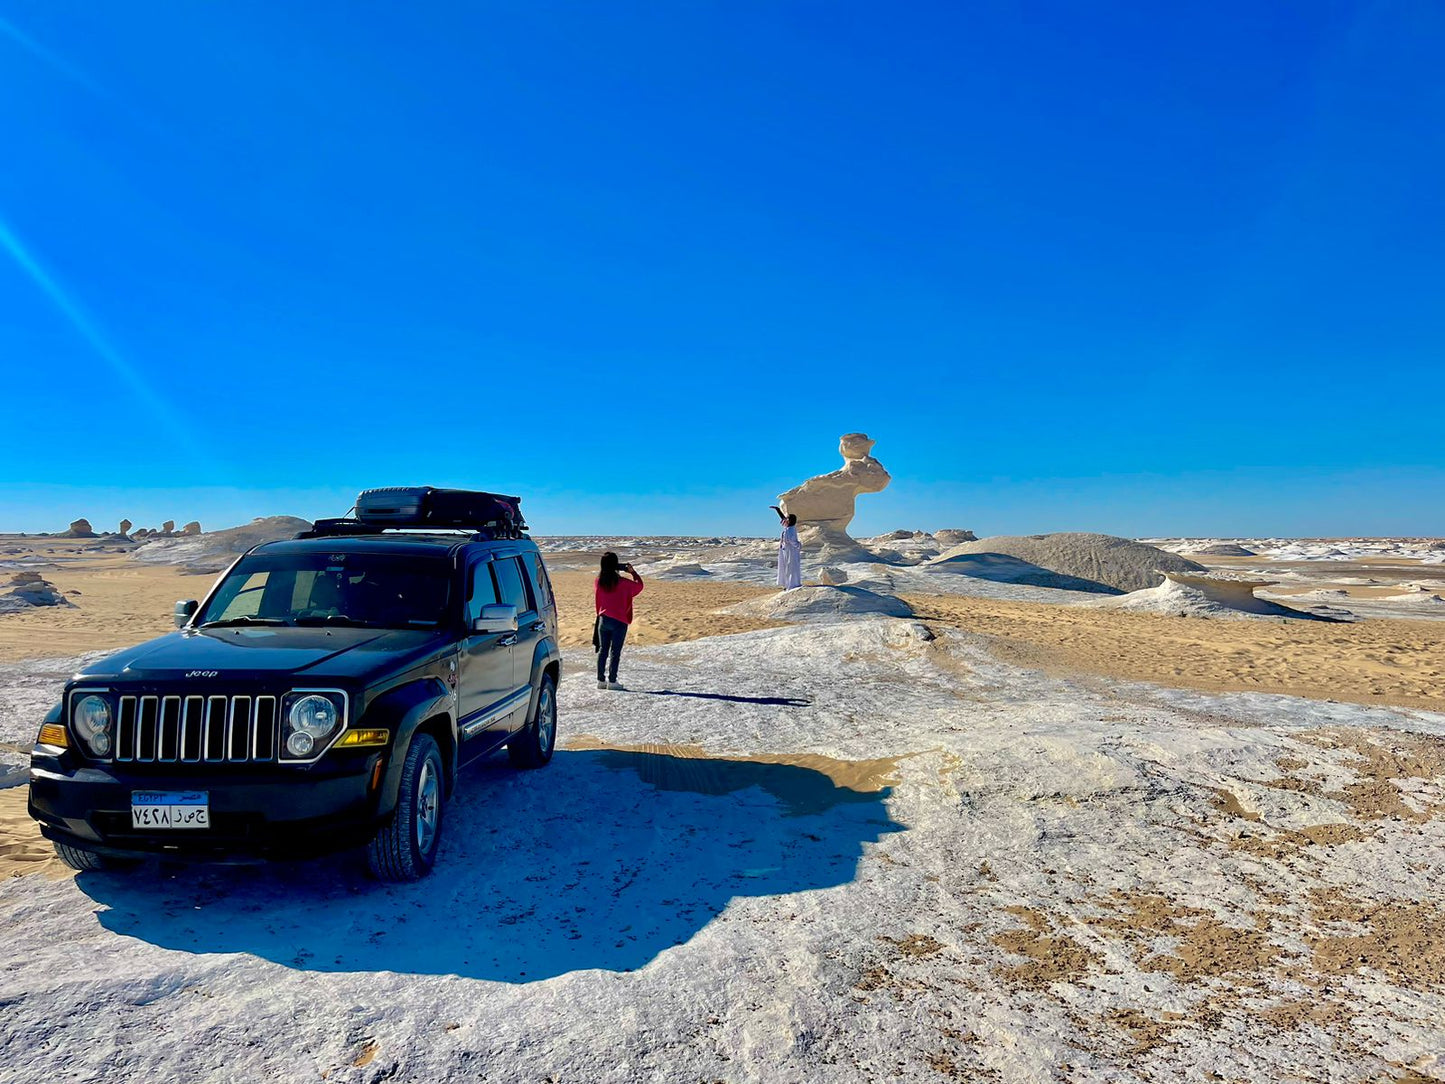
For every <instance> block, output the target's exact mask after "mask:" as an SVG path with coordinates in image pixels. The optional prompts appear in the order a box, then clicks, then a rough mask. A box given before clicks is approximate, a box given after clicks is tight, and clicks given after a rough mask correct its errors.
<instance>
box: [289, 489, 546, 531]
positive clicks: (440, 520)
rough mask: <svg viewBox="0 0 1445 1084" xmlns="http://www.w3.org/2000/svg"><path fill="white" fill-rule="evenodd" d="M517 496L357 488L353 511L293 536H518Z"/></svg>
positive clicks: (520, 523)
mask: <svg viewBox="0 0 1445 1084" xmlns="http://www.w3.org/2000/svg"><path fill="white" fill-rule="evenodd" d="M521 505H522V498H520V497H509V496H506V495H504V494H501V493H484V492H481V491H480V490H470V489H433V488H432V487H431V486H393V487H390V488H387V489H367V490H363V491H362V492H361V494H360V495H359V496H358V497H357V498H356V515H355V517H342V518H341V519H319V520H317V521H316V523H315V525H314V526H313V527H312V528H311V529H310V530H309V531H302V532H301V533H300V534H298V535H297V536H296V537H297V538H327V537H332V536H338V535H358V534H377V533H379V532H381V531H464V532H469V533H470V534H471V535H472V536H473V538H474V539H476V540H478V541H493V540H496V539H504V538H524V537H526V536H525V535H524V534H523V532H524V531H526V530H527V523H526V521H525V520H524V519H523V518H522V508H521Z"/></svg>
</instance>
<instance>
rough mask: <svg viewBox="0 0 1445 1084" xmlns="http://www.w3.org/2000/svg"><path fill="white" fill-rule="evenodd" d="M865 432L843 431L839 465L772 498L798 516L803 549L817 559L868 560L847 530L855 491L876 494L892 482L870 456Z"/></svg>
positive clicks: (851, 519)
mask: <svg viewBox="0 0 1445 1084" xmlns="http://www.w3.org/2000/svg"><path fill="white" fill-rule="evenodd" d="M873 443H874V442H873V441H872V440H870V439H868V434H866V433H845V434H843V437H842V439H841V440H839V442H838V452H839V454H841V455H842V456H843V466H842V467H840V468H839V469H838V470H835V471H832V472H831V473H828V474H819V475H817V476H816V477H813V478H809V479H808V480H807V481H806V482H804V483H803V484H802V485H800V486H794V487H793V488H792V489H790V490H788V491H787V492H786V493H782V494H780V495H779V496H778V506H779V507H780V508H782V510H783V511H784V512H790V513H792V514H793V515H795V516H797V517H798V537H799V538H800V539H801V540H802V543H803V549H804V551H805V552H806V553H808V554H809V555H810V556H813V557H819V558H821V559H823V560H864V561H866V560H870V559H871V555H870V554H868V553H867V551H865V550H864V549H863V548H862V547H861V546H859V545H858V543H856V542H855V541H853V539H852V538H851V537H850V536H849V534H848V524H850V523H851V522H852V521H853V511H854V508H853V505H854V501H855V499H856V498H857V496H858V494H860V493H878V492H880V491H882V490H883V489H885V488H887V486H888V483H889V482H890V481H891V480H892V478H891V477H890V475H889V474H888V472H887V471H886V470H884V469H883V464H882V463H879V462H878V460H876V459H874V458H873V456H872V455H871V454H870V453H871V452H872V450H873Z"/></svg>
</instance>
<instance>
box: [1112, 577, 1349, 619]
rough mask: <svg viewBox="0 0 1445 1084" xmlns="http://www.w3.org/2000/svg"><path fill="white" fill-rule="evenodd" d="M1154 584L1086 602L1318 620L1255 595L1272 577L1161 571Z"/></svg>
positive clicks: (1171, 612) (1176, 613) (1178, 613)
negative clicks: (1263, 578) (1258, 577)
mask: <svg viewBox="0 0 1445 1084" xmlns="http://www.w3.org/2000/svg"><path fill="white" fill-rule="evenodd" d="M1162 575H1163V576H1164V582H1163V583H1161V584H1160V585H1159V586H1157V587H1146V588H1144V589H1143V590H1140V591H1131V592H1129V593H1128V594H1127V595H1115V596H1114V597H1112V598H1109V599H1106V600H1103V601H1101V602H1094V603H1088V604H1087V605H1090V606H1093V607H1097V608H1102V609H1110V610H1132V611H1134V612H1136V613H1153V614H1164V615H1166V616H1169V617H1225V618H1245V617H1294V618H1300V619H1302V620H1306V621H1314V620H1320V615H1317V614H1312V613H1306V612H1305V611H1303V610H1296V609H1292V608H1291V607H1289V606H1282V605H1280V604H1279V603H1277V602H1270V601H1268V600H1267V599H1262V598H1256V597H1255V595H1254V592H1255V591H1256V590H1257V589H1258V588H1261V587H1268V586H1270V585H1271V584H1273V583H1274V582H1275V581H1274V580H1244V579H1232V578H1227V577H1221V576H1209V575H1200V574H1196V573H1190V572H1164V573H1162Z"/></svg>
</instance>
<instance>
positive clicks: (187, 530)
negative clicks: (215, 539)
mask: <svg viewBox="0 0 1445 1084" xmlns="http://www.w3.org/2000/svg"><path fill="white" fill-rule="evenodd" d="M200 533H201V521H200V520H196V519H193V520H191V522H189V523H187V524H186V525H185V526H184V527H182V528H181V534H183V535H186V536H190V535H196V534H200Z"/></svg>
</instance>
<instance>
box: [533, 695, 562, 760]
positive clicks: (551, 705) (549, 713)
mask: <svg viewBox="0 0 1445 1084" xmlns="http://www.w3.org/2000/svg"><path fill="white" fill-rule="evenodd" d="M556 734H557V705H556V703H555V702H554V701H553V699H552V689H551V687H550V686H549V687H548V688H546V689H543V690H542V703H541V706H540V708H539V710H538V712H537V745H538V746H539V747H540V748H541V750H542V752H543V754H546V753H547V752H549V751H550V750H551V748H552V740H553V738H555V737H556Z"/></svg>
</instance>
